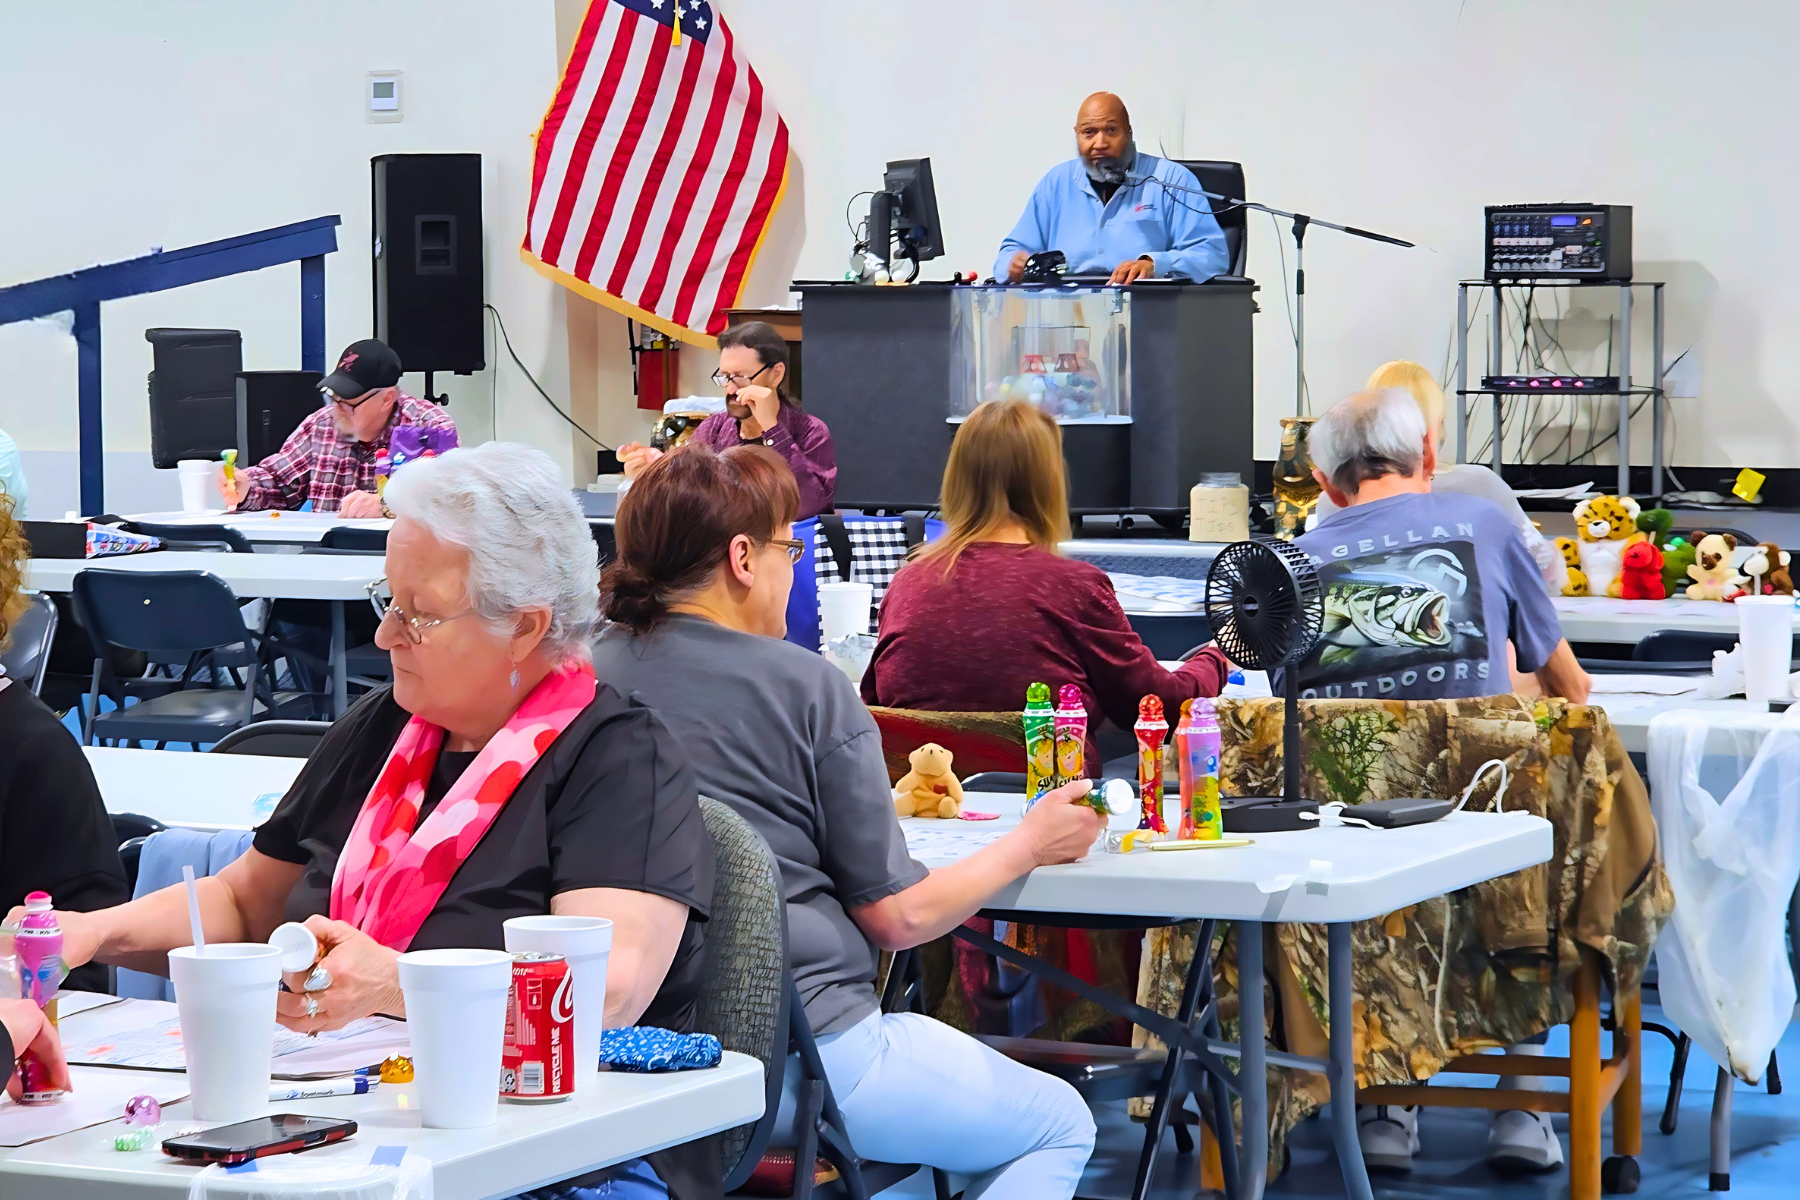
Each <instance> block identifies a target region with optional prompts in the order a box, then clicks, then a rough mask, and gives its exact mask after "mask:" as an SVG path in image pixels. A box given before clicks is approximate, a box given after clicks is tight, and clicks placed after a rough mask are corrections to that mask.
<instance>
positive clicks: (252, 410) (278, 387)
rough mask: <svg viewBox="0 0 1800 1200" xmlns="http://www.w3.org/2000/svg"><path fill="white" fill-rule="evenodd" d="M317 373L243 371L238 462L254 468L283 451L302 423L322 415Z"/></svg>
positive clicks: (239, 392)
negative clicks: (282, 448) (313, 416)
mask: <svg viewBox="0 0 1800 1200" xmlns="http://www.w3.org/2000/svg"><path fill="white" fill-rule="evenodd" d="M324 378H325V377H324V376H323V375H321V374H320V373H319V372H317V371H239V372H238V375H237V447H238V462H239V463H240V464H241V465H243V466H254V465H255V464H257V463H259V462H261V461H262V460H263V459H265V458H267V457H269V455H271V454H273V453H275V452H276V451H277V450H279V449H281V446H282V443H283V442H286V441H287V439H288V435H289V434H291V433H293V432H294V430H295V429H296V428H298V427H299V425H300V422H302V421H304V420H306V418H308V417H310V416H312V415H313V414H314V413H316V412H318V411H319V408H320V406H321V404H322V403H323V401H322V400H321V398H320V396H319V381H320V380H322V379H324Z"/></svg>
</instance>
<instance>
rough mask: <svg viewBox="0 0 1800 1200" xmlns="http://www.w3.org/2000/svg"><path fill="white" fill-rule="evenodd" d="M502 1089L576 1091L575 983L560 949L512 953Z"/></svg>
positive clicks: (535, 1094) (541, 1096)
mask: <svg viewBox="0 0 1800 1200" xmlns="http://www.w3.org/2000/svg"><path fill="white" fill-rule="evenodd" d="M512 960H513V961H512V996H511V997H510V998H509V1000H508V1002H507V1005H506V1044H505V1046H504V1048H503V1049H502V1050H501V1053H500V1094H501V1095H502V1096H504V1097H506V1098H507V1099H508V1100H562V1099H566V1098H567V1097H568V1096H569V1095H570V1094H572V1093H573V1092H574V1091H575V985H574V978H573V977H572V976H571V975H570V974H569V964H568V962H567V961H566V960H565V959H564V958H563V956H562V955H560V954H515V955H513V956H512Z"/></svg>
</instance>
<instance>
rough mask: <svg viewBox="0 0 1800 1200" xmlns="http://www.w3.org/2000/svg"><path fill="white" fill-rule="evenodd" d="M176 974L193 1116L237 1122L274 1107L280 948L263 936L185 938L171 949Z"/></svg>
mask: <svg viewBox="0 0 1800 1200" xmlns="http://www.w3.org/2000/svg"><path fill="white" fill-rule="evenodd" d="M169 978H170V979H171V980H173V981H174V983H175V1008H176V1013H177V1015H178V1016H179V1018H180V1021H181V1046H182V1051H183V1053H185V1054H186V1056H187V1076H188V1090H189V1092H190V1093H192V1095H193V1103H194V1117H195V1118H196V1119H197V1120H201V1121H217V1122H221V1123H230V1122H232V1121H248V1120H249V1119H251V1118H252V1117H259V1116H261V1115H262V1114H263V1113H265V1112H267V1111H268V1108H269V1061H270V1059H271V1057H272V1056H273V1054H274V1049H275V985H276V983H277V982H278V981H279V980H280V979H281V952H280V951H279V950H277V949H276V948H275V947H273V946H268V945H264V944H262V943H260V942H223V943H216V944H213V945H209V946H207V947H206V948H205V949H203V950H196V949H195V948H194V947H192V946H181V947H178V948H176V949H174V950H171V951H169Z"/></svg>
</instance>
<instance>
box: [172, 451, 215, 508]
mask: <svg viewBox="0 0 1800 1200" xmlns="http://www.w3.org/2000/svg"><path fill="white" fill-rule="evenodd" d="M219 469H220V468H219V464H218V463H216V462H213V461H211V460H210V459H204V458H184V459H182V460H181V461H180V462H178V463H176V464H175V473H176V476H177V477H178V478H179V479H180V480H181V511H182V512H190V513H203V512H214V511H216V510H218V509H219V508H221V507H222V506H223V504H224V499H225V496H224V493H223V492H221V491H220V490H219Z"/></svg>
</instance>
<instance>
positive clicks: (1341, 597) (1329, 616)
mask: <svg viewBox="0 0 1800 1200" xmlns="http://www.w3.org/2000/svg"><path fill="white" fill-rule="evenodd" d="M1453 632H1454V629H1453V627H1452V625H1451V622H1450V598H1449V596H1447V595H1446V594H1445V593H1443V592H1442V591H1439V590H1438V589H1437V588H1433V587H1427V586H1426V585H1424V584H1422V583H1420V582H1419V581H1418V580H1416V579H1410V578H1408V577H1406V576H1404V575H1390V574H1386V573H1376V572H1353V573H1351V574H1348V575H1343V576H1340V577H1338V578H1337V579H1334V580H1332V581H1331V583H1330V584H1329V585H1328V586H1327V588H1326V591H1325V620H1324V624H1323V627H1322V628H1321V630H1320V634H1319V644H1320V645H1321V646H1322V647H1324V648H1323V650H1321V652H1320V654H1319V662H1320V664H1321V665H1326V666H1329V665H1332V664H1334V663H1339V662H1342V661H1344V660H1345V659H1348V658H1350V657H1351V656H1353V655H1354V654H1355V653H1356V652H1357V651H1359V650H1364V649H1369V648H1390V647H1399V648H1406V649H1418V650H1429V649H1442V648H1445V647H1448V646H1449V645H1450V639H1451V635H1452V634H1453Z"/></svg>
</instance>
